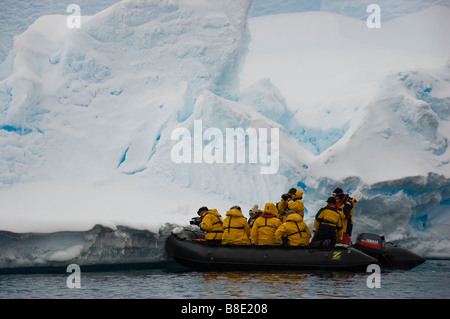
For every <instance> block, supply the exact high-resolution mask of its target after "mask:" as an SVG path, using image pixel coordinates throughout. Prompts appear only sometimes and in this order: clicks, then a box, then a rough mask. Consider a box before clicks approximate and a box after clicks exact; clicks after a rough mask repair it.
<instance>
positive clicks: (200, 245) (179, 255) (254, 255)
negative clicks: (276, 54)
mask: <svg viewBox="0 0 450 319" xmlns="http://www.w3.org/2000/svg"><path fill="white" fill-rule="evenodd" d="M166 250H167V252H168V254H169V256H171V257H173V258H174V260H175V261H176V262H177V263H178V264H180V265H182V266H185V267H188V268H192V269H196V270H300V269H327V270H328V269H330V270H331V269H332V270H366V269H367V266H368V265H370V264H376V263H377V262H378V261H377V260H376V259H375V258H373V257H370V256H368V255H366V254H364V253H362V252H361V251H359V250H357V249H354V248H352V247H348V248H343V247H336V248H335V249H323V250H317V249H310V248H308V247H280V246H208V245H206V244H205V243H204V242H202V241H197V240H196V239H195V238H191V237H190V236H186V235H181V236H180V235H176V234H172V235H170V236H169V238H168V239H167V241H166Z"/></svg>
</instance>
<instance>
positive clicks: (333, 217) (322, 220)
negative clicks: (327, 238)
mask: <svg viewBox="0 0 450 319" xmlns="http://www.w3.org/2000/svg"><path fill="white" fill-rule="evenodd" d="M320 225H328V226H330V227H334V228H335V229H336V236H337V238H339V234H342V219H341V214H340V213H339V212H338V211H337V210H336V208H335V207H334V206H329V205H327V206H326V207H324V208H321V209H320V210H319V211H318V212H317V215H316V218H315V219H314V230H315V231H316V233H317V232H318V230H319V226H320Z"/></svg>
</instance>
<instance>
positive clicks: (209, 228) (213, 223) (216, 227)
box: [197, 207, 223, 245]
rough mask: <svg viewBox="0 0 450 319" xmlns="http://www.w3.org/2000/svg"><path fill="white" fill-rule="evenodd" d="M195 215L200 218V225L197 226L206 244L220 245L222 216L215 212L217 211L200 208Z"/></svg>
mask: <svg viewBox="0 0 450 319" xmlns="http://www.w3.org/2000/svg"><path fill="white" fill-rule="evenodd" d="M197 214H198V215H199V216H201V221H200V224H199V225H198V226H199V227H200V229H201V230H203V231H204V232H205V233H206V234H205V239H206V244H209V245H220V243H221V242H222V233H223V228H222V216H220V214H219V213H218V212H217V209H211V210H209V209H208V208H207V207H201V208H200V209H199V210H198V212H197Z"/></svg>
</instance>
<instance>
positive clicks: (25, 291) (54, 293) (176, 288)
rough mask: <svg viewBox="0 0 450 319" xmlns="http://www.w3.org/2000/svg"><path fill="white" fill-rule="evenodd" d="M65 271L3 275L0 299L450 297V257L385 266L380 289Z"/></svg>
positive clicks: (222, 276)
mask: <svg viewBox="0 0 450 319" xmlns="http://www.w3.org/2000/svg"><path fill="white" fill-rule="evenodd" d="M69 275H70V274H69V273H67V275H65V274H32V275H31V274H21V275H18V274H8V275H0V298H3V299H5V298H26V299H31V298H39V299H50V298H51V299H54V298H64V299H65V298H70V299H86V298H89V299H90V298H103V299H105V298H106V299H111V298H127V299H129V298H133V299H136V298H139V299H141V298H150V299H153V298H158V299H172V298H176V299H191V298H192V299H215V298H221V299H230V298H251V299H259V298H264V299H273V298H283V299H286V298H295V299H297V298H309V299H316V298H371V299H372V298H377V299H378V298H383V299H384V298H387V299H391V298H396V299H398V298H401V299H423V298H433V299H435V298H438V299H443V298H445V299H448V298H450V260H427V261H426V262H425V263H424V264H422V265H420V266H418V267H416V268H414V269H412V270H409V271H401V270H382V271H381V274H380V288H369V287H368V286H367V279H368V277H369V276H370V275H371V273H366V272H364V271H363V272H325V271H309V272H293V271H289V272H196V271H189V270H186V269H184V268H177V267H170V268H166V269H151V270H128V271H114V272H91V273H87V272H86V273H83V271H81V276H80V288H68V286H67V278H68V277H69Z"/></svg>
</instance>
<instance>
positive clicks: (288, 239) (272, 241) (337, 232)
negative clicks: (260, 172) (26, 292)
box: [192, 188, 357, 247]
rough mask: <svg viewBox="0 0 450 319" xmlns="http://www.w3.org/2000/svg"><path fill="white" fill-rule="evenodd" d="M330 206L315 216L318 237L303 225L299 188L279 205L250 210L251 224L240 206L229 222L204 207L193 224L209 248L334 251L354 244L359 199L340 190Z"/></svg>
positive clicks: (231, 210) (330, 198) (227, 219)
mask: <svg viewBox="0 0 450 319" xmlns="http://www.w3.org/2000/svg"><path fill="white" fill-rule="evenodd" d="M326 203H327V205H326V206H325V207H323V208H321V209H320V210H319V211H318V212H317V214H316V216H315V219H314V225H313V227H314V230H313V231H314V232H313V234H314V236H312V235H311V231H310V229H309V227H308V226H307V225H306V223H305V222H304V221H303V218H304V211H305V207H304V204H303V192H302V191H300V190H298V189H296V188H291V189H290V190H289V191H288V192H287V193H285V194H283V195H281V200H280V201H279V202H278V203H276V204H274V203H266V204H265V206H264V209H263V210H261V209H259V207H258V205H255V206H254V207H252V208H251V209H250V210H249V217H250V218H249V219H248V220H247V218H245V217H244V215H243V213H242V210H241V208H240V207H239V206H233V207H231V208H230V210H229V211H227V213H226V216H225V219H222V216H221V215H220V214H219V212H218V211H217V209H208V208H207V207H205V206H203V207H201V208H200V209H199V210H198V212H197V214H198V215H199V217H198V218H194V219H193V220H194V222H192V223H193V224H196V225H198V226H199V227H200V229H201V230H202V231H204V232H205V240H206V243H207V244H209V245H259V246H264V245H270V246H276V245H289V246H311V247H333V246H334V245H335V244H336V243H343V244H350V243H351V234H352V228H353V207H354V205H355V204H356V203H357V201H356V199H354V198H352V197H350V196H349V195H348V194H345V193H344V191H343V190H342V189H341V188H336V189H335V190H334V192H333V194H332V196H330V197H329V198H328V199H327V200H326ZM311 237H312V239H311Z"/></svg>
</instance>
